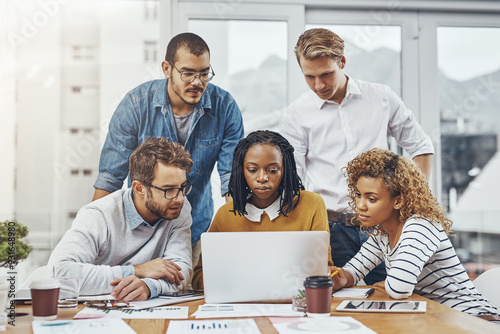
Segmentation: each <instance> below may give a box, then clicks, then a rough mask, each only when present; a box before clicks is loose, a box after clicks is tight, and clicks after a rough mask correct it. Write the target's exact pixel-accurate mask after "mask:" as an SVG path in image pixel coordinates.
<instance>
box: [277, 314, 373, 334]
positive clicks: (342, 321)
mask: <svg viewBox="0 0 500 334" xmlns="http://www.w3.org/2000/svg"><path fill="white" fill-rule="evenodd" d="M269 320H270V321H271V323H272V324H273V326H274V328H275V329H276V330H277V331H278V333H279V334H288V333H304V332H311V333H314V334H330V333H337V332H338V333H342V334H377V333H376V332H374V331H373V330H371V329H370V328H368V327H366V326H365V325H363V324H362V323H361V322H359V321H357V320H356V319H354V318H352V317H328V318H269Z"/></svg>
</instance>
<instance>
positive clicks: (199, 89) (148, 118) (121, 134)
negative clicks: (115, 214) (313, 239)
mask: <svg viewBox="0 0 500 334" xmlns="http://www.w3.org/2000/svg"><path fill="white" fill-rule="evenodd" d="M162 69H163V73H164V75H165V79H162V80H153V81H150V82H146V83H144V84H141V85H139V86H138V87H136V88H135V89H133V90H132V91H130V92H129V93H128V94H127V95H126V96H125V98H124V99H123V100H122V102H121V103H120V105H119V106H118V108H117V109H116V111H115V113H114V115H113V117H112V119H111V122H110V124H109V132H108V135H107V138H106V141H105V143H104V146H103V149H102V152H101V158H100V162H99V175H98V177H97V180H96V182H95V184H94V188H95V193H94V198H93V199H94V200H96V199H98V198H101V197H103V196H106V195H107V194H109V193H112V192H114V191H116V190H118V189H120V188H121V187H122V185H123V181H124V180H125V178H126V177H127V172H128V168H127V165H128V157H129V156H130V154H131V153H132V151H133V150H134V149H135V148H136V147H137V146H138V145H139V144H141V143H142V142H143V141H144V140H146V139H147V138H151V137H167V138H168V140H169V141H172V142H178V143H181V144H182V145H184V147H185V148H186V150H188V151H189V152H190V153H191V156H192V159H193V163H194V166H193V171H192V172H191V173H190V174H189V175H188V180H189V181H190V182H191V183H192V184H193V190H192V192H191V193H190V194H189V195H188V196H187V198H188V200H189V202H190V203H191V205H192V217H193V225H192V227H191V244H192V245H193V263H197V261H198V256H199V253H200V247H199V242H198V241H199V240H200V236H201V233H203V232H205V231H206V230H207V229H208V227H209V225H210V222H211V220H212V216H213V211H214V208H213V199H212V188H211V184H210V176H211V174H212V171H213V169H214V166H215V163H216V162H217V170H218V172H219V176H220V181H221V195H222V196H226V194H227V191H228V182H229V177H230V173H231V166H232V162H233V152H234V148H235V147H236V144H237V143H238V141H239V140H240V139H242V138H243V136H244V131H243V120H242V117H241V112H240V109H239V108H238V106H237V104H236V102H235V100H234V99H233V97H232V96H231V95H230V94H229V93H228V92H226V91H224V90H222V89H221V88H219V87H217V86H215V85H212V84H209V83H208V82H209V81H210V80H211V79H212V78H213V76H214V71H213V69H212V67H211V65H210V50H209V48H208V46H207V44H206V43H205V41H204V40H203V39H202V38H200V37H199V36H197V35H195V34H192V33H183V34H179V35H177V36H175V37H174V38H172V40H171V41H170V42H169V44H168V46H167V53H166V56H165V61H163V62H162Z"/></svg>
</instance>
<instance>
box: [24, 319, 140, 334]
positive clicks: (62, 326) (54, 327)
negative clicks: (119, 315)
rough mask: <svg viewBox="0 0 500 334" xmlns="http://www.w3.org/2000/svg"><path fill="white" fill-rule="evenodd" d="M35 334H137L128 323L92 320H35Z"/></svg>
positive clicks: (118, 320)
mask: <svg viewBox="0 0 500 334" xmlns="http://www.w3.org/2000/svg"><path fill="white" fill-rule="evenodd" d="M32 327H33V333H34V334H58V333H92V334H110V333H120V334H135V331H134V330H133V329H132V328H130V326H129V325H127V323H126V322H125V321H123V320H121V319H116V318H114V319H113V318H111V319H92V320H76V321H73V320H55V321H41V320H35V321H33V323H32Z"/></svg>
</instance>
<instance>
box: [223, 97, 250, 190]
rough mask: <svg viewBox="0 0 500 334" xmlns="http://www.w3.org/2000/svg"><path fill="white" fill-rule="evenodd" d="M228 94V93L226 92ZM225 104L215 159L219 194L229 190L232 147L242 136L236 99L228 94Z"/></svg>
mask: <svg viewBox="0 0 500 334" xmlns="http://www.w3.org/2000/svg"><path fill="white" fill-rule="evenodd" d="M228 95H229V94H228ZM229 98H230V100H229V103H228V104H227V106H226V108H227V118H226V123H225V125H224V137H223V139H222V144H221V149H220V152H219V157H218V159H217V171H218V172H219V176H220V184H221V196H224V195H225V194H227V192H228V190H229V178H230V176H231V169H232V166H233V155H234V149H235V148H236V145H237V144H238V142H239V141H240V140H241V139H242V138H243V137H244V135H245V133H244V128H243V118H242V117H241V111H240V108H239V107H238V105H237V104H236V101H235V100H234V99H233V98H232V97H231V96H230V95H229Z"/></svg>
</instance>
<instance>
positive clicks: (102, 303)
mask: <svg viewBox="0 0 500 334" xmlns="http://www.w3.org/2000/svg"><path fill="white" fill-rule="evenodd" d="M84 304H85V305H86V306H88V307H93V308H98V309H101V310H116V309H121V308H125V307H130V304H129V303H127V302H124V301H121V300H91V301H88V302H85V303H84Z"/></svg>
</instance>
